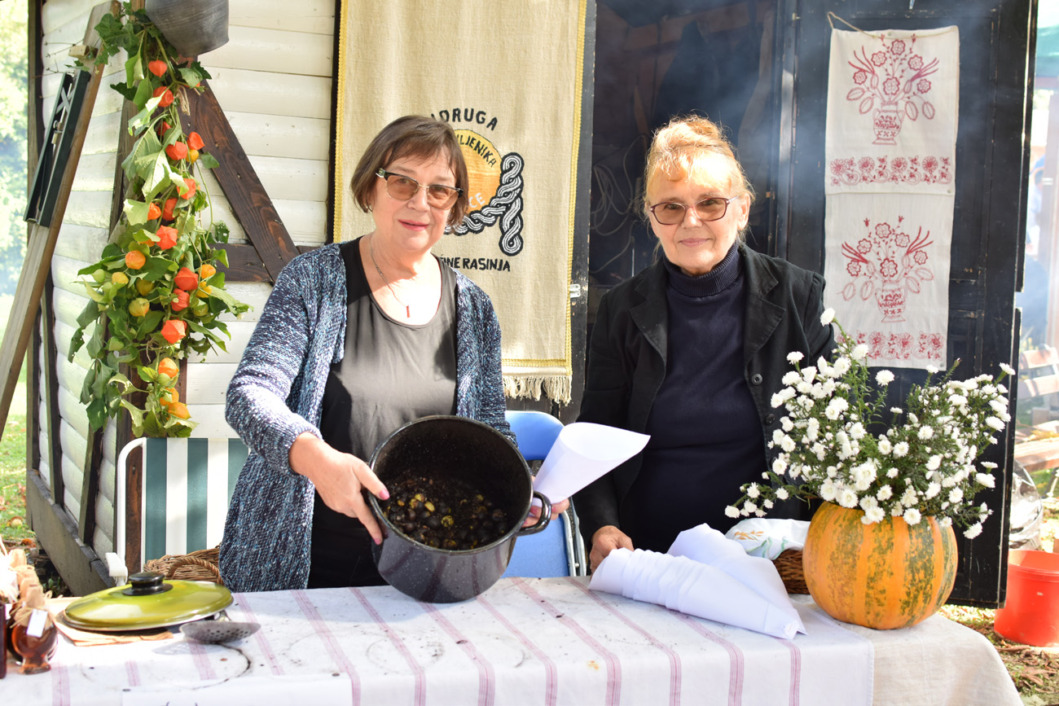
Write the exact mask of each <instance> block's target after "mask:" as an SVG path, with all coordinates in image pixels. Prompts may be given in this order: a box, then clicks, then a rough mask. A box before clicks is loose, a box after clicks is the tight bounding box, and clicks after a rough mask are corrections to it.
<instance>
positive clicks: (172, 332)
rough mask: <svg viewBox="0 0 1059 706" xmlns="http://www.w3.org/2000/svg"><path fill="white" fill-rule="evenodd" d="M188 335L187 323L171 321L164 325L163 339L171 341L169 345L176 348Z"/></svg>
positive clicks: (176, 320)
mask: <svg viewBox="0 0 1059 706" xmlns="http://www.w3.org/2000/svg"><path fill="white" fill-rule="evenodd" d="M186 335H188V325H187V323H186V322H184V321H181V320H179V319H169V321H166V322H165V323H164V324H162V338H164V339H165V340H167V341H169V345H171V346H174V345H176V344H177V343H179V342H180V339H182V338H184V336H186Z"/></svg>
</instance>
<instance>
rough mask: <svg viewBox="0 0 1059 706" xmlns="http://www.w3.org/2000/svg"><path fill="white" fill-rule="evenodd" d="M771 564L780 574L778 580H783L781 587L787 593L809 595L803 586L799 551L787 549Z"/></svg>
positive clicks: (803, 580) (803, 572)
mask: <svg viewBox="0 0 1059 706" xmlns="http://www.w3.org/2000/svg"><path fill="white" fill-rule="evenodd" d="M772 563H773V564H775V565H776V570H777V571H779V572H780V578H781V579H783V586H784V588H786V589H787V593H809V587H808V586H806V585H805V570H804V569H803V568H802V552H801V550H798V549H788V550H786V551H785V552H783V553H782V554H780V555H779V556H778V557H776V559H775V560H774V561H773V562H772Z"/></svg>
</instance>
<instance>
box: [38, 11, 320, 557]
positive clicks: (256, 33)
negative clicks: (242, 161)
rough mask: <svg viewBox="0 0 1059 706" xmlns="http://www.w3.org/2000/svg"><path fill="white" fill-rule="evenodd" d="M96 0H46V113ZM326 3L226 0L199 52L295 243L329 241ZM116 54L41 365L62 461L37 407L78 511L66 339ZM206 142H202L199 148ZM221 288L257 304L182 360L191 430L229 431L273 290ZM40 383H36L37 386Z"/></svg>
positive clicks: (94, 229)
mask: <svg viewBox="0 0 1059 706" xmlns="http://www.w3.org/2000/svg"><path fill="white" fill-rule="evenodd" d="M97 2H98V0H49V1H48V2H46V3H44V4H43V5H42V8H41V27H42V30H43V32H44V37H45V38H44V50H43V53H44V56H43V60H44V66H45V76H44V77H43V80H42V84H43V96H42V98H43V100H42V111H43V113H44V115H45V117H47V116H49V115H50V113H51V110H52V106H53V104H54V102H55V94H56V92H57V91H58V87H59V85H60V82H61V73H62V72H63V71H65V70H67V67H68V66H70V65H72V63H73V60H72V59H70V58H69V56H68V51H69V48H70V47H71V46H72V45H74V44H77V43H79V42H80V40H81V38H82V37H83V35H84V32H85V29H86V26H87V23H88V16H89V13H90V11H91V9H92V7H93V5H95V4H96V3H97ZM334 12H335V8H334V1H333V0H302V2H299V3H297V4H296V5H295V6H291V4H290V3H288V2H285V1H284V0H230V23H229V42H228V44H226V45H225V46H224V47H221V48H219V49H217V50H216V51H213V52H210V53H208V54H205V55H203V56H202V57H201V61H202V63H203V65H204V66H205V67H206V69H207V70H208V71H209V72H210V74H211V75H212V76H213V78H212V79H211V80H210V81H209V83H210V85H211V87H212V88H213V90H214V92H215V94H216V95H217V99H218V101H219V103H220V105H221V107H222V109H223V110H224V111H225V114H226V115H227V116H228V118H229V122H230V123H231V125H232V127H233V129H234V131H235V133H236V135H237V136H238V138H239V141H240V143H241V145H242V147H243V149H244V150H245V151H246V153H247V155H248V157H249V159H250V161H251V163H252V165H253V167H254V169H255V171H256V172H257V173H258V176H259V178H260V179H261V181H262V183H263V185H264V187H265V189H266V190H267V191H268V193H269V195H270V197H271V198H272V201H273V203H274V204H275V206H276V210H277V211H278V213H279V215H280V217H281V218H282V219H283V222H284V225H285V226H286V227H287V230H288V232H289V233H290V234H291V237H292V239H293V240H294V242H295V243H296V244H298V245H310V246H316V245H321V244H323V243H324V242H326V239H327V234H326V222H327V198H328V145H329V141H330V131H331V71H332V58H333V56H332V55H333V47H334V41H333V34H334V25H335V22H334ZM123 61H124V57H118V58H116V59H115V60H113V61H112V62H111V64H110V66H109V67H108V69H107V73H106V75H105V76H104V79H103V84H102V86H101V88H100V91H99V94H98V97H97V99H96V103H95V106H94V108H93V111H92V122H91V125H90V128H89V133H88V135H87V136H86V138H85V145H84V149H83V151H82V154H81V157H80V162H79V165H78V170H77V174H76V177H75V181H74V185H73V191H72V193H71V195H70V200H69V204H68V206H67V210H66V214H65V218H64V222H63V225H62V229H61V231H60V236H59V241H58V243H57V246H56V250H55V256H54V258H53V260H52V263H51V265H52V275H53V278H54V283H55V289H54V299H55V312H56V324H55V329H54V334H55V337H56V344H57V348H58V361H57V363H56V369H55V370H53V371H44V370H43V366H38V367H39V369H40V371H41V377H42V382H43V379H46V377H54V378H55V379H58V380H59V381H60V385H61V390H60V395H59V410H60V415H61V424H60V429H58V430H57V433H58V434H59V439H60V442H61V445H62V451H63V457H62V459H58V460H56V459H51V458H49V450H48V443H47V431H48V430H47V428H46V416H45V415H44V409H45V408H44V405H43V402H42V405H41V411H42V414H41V422H42V434H41V439H40V452H41V469H40V470H41V471H42V473H44V475H45V478H48V477H49V474H50V469H51V467H52V465H53V464H54V463H58V467H59V468H60V469H61V472H62V474H63V481H64V483H65V493H64V494H63V495H64V497H62V498H56V500H57V502H60V503H61V504H63V505H65V507H66V509H67V510H68V511H69V512H70V513H71V514H72V515H73V516H74V517H77V516H78V513H79V511H80V503H81V497H80V496H81V489H82V483H83V478H84V473H83V469H82V466H83V464H84V458H85V449H86V446H87V439H88V437H89V429H88V423H87V419H86V417H85V414H84V407H83V405H81V404H80V401H79V399H78V398H79V395H80V390H81V384H82V382H83V380H84V374H85V371H86V369H87V368H88V366H89V364H90V360H89V358H88V355H87V353H86V352H85V351H84V349H82V350H81V351H79V352H78V353H77V354H76V355H75V357H74V359H73V361H67V359H66V358H67V355H68V353H69V343H70V336H71V335H72V334H73V331H74V330H75V328H76V318H77V315H78V314H79V313H80V312H81V310H82V308H83V307H84V305H85V303H86V302H87V298H86V297H85V295H84V293H83V289H82V287H81V286H80V285H79V284H77V282H76V280H77V271H78V270H79V269H80V268H82V267H84V266H86V265H88V264H90V263H92V262H94V261H95V260H96V259H98V257H99V254H100V252H101V250H102V248H103V246H104V245H105V244H106V242H107V239H108V237H109V226H110V224H109V219H110V210H111V202H112V190H113V181H114V172H115V168H116V164H115V162H116V149H117V145H118V141H119V139H120V121H121V109H122V99H121V96H120V95H119V94H117V92H115V91H113V90H111V89H110V88H109V85H110V84H111V83H116V82H117V81H119V80H121V72H122V70H123V68H122V62H123ZM206 149H207V150H208V149H209V145H207V148H206ZM202 181H203V186H204V188H205V189H206V190H207V191H208V193H209V194H210V196H211V197H212V198H213V199H214V218H215V219H216V220H222V221H224V222H225V223H226V224H227V225H228V226H229V228H230V229H231V231H232V241H233V242H246V235H245V233H244V231H243V229H242V228H241V227H240V225H239V223H238V222H237V221H236V219H235V217H234V215H233V214H232V211H231V207H230V205H229V204H228V201H227V199H226V198H225V197H224V195H223V193H222V192H221V189H220V187H219V185H218V184H217V182H216V180H215V179H213V178H212V176H209V175H205V177H204V178H203V179H202ZM228 289H229V291H230V292H232V294H233V295H234V296H236V297H238V298H240V299H242V300H243V301H246V302H248V303H250V304H252V305H253V306H254V307H255V309H254V310H253V311H251V312H248V313H247V314H246V315H244V317H243V318H242V320H239V321H236V320H234V319H233V320H231V321H229V322H228V325H229V328H230V331H231V334H232V339H231V341H230V343H229V344H228V351H227V352H219V353H218V354H216V355H213V356H209V357H208V358H207V359H205V360H203V359H202V358H201V357H198V356H196V357H194V358H193V359H192V360H191V361H190V362H189V365H188V372H187V385H188V392H187V402H188V405H189V408H190V410H191V413H192V418H193V419H194V420H195V421H197V422H198V423H199V427H198V429H197V430H196V433H195V435H196V436H234V433H233V432H232V431H231V429H230V428H229V427H228V426H227V424H226V423H225V422H224V390H225V388H226V387H227V385H228V381H229V379H230V377H231V375H232V372H233V371H234V369H235V366H236V364H237V363H238V361H239V358H240V356H241V355H242V350H243V348H244V346H245V345H246V342H247V340H248V339H249V337H250V335H251V333H252V331H253V327H254V324H255V322H256V320H257V316H258V314H259V312H260V310H261V307H262V306H263V305H264V302H265V300H266V299H267V297H268V294H269V292H270V289H271V288H270V287H269V286H268V285H265V284H239V283H230V284H229V286H228ZM43 388H44V386H43V385H42V389H43ZM114 446H115V434H114V427H113V425H110V426H109V427H108V428H107V430H106V432H105V434H104V459H103V464H102V467H101V475H100V489H101V492H100V495H99V497H98V498H97V500H96V508H95V510H96V518H97V530H96V533H95V536H94V537H93V538H92V544H93V546H94V548H95V549H96V551H97V552H98V553H100V554H102V553H103V552H105V551H109V550H111V549H112V545H113V542H112V537H111V534H112V529H113V520H114V510H113V500H114V479H115V468H114V464H115V459H116V456H117V449H115V448H114Z"/></svg>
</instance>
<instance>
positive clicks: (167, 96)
mask: <svg viewBox="0 0 1059 706" xmlns="http://www.w3.org/2000/svg"><path fill="white" fill-rule="evenodd" d="M151 95H152V96H154V97H155V98H158V97H159V96H161V97H162V99H161V100H160V101H158V105H159V106H160V107H162V108H168V107H169V106H171V105H172V104H173V92H172V91H170V90H169V89H168V88H166V87H165V86H159V87H158V88H156V89H154V93H152V94H151Z"/></svg>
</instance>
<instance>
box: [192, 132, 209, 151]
mask: <svg viewBox="0 0 1059 706" xmlns="http://www.w3.org/2000/svg"><path fill="white" fill-rule="evenodd" d="M205 146H206V143H205V142H203V141H202V135H200V134H198V133H197V132H193V133H191V134H190V135H188V147H190V148H191V149H193V150H201V149H202V148H203V147H205Z"/></svg>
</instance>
